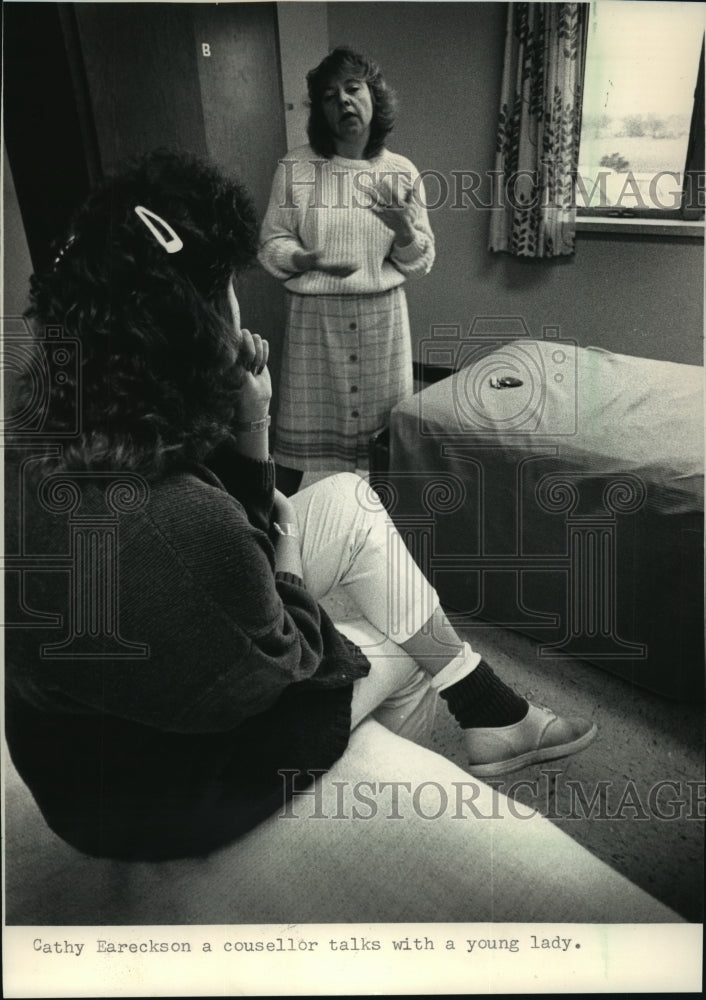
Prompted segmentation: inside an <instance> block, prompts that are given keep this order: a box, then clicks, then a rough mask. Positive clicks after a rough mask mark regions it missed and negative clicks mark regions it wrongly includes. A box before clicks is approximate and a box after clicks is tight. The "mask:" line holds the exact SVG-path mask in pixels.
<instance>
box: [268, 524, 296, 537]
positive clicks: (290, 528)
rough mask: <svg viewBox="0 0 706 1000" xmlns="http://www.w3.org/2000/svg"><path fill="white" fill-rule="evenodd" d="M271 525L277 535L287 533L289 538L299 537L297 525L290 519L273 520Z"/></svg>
mask: <svg viewBox="0 0 706 1000" xmlns="http://www.w3.org/2000/svg"><path fill="white" fill-rule="evenodd" d="M272 527H273V528H274V529H275V531H276V532H277V534H278V535H288V536H289V537H290V538H299V526H298V525H296V524H292V522H291V521H281V522H277V521H273V522H272Z"/></svg>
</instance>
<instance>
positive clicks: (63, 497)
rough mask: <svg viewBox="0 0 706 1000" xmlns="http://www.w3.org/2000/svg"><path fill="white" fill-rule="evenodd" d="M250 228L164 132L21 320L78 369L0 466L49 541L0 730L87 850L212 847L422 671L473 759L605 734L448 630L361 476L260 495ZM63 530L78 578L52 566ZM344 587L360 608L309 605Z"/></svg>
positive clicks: (301, 780) (409, 717)
mask: <svg viewBox="0 0 706 1000" xmlns="http://www.w3.org/2000/svg"><path fill="white" fill-rule="evenodd" d="M256 251H257V227H256V220H255V217H254V213H253V209H252V206H251V203H250V200H249V198H248V196H247V194H246V193H245V191H244V190H243V189H242V188H241V187H240V186H239V185H238V184H237V183H234V182H231V181H227V180H225V179H224V178H222V177H221V176H219V174H218V173H217V172H216V171H215V170H213V169H212V168H210V167H208V166H206V165H204V164H201V163H200V162H198V161H194V160H191V159H188V158H186V157H182V156H178V155H176V154H171V153H156V154H152V155H150V156H149V157H146V158H145V159H144V160H143V161H141V162H140V163H139V164H137V165H136V166H135V167H134V168H132V169H131V170H130V171H128V172H125V173H124V174H122V175H121V176H119V177H116V178H114V179H111V180H108V181H106V182H105V183H104V184H103V185H102V186H101V187H100V188H99V189H98V190H97V191H96V192H95V193H94V194H93V195H92V196H91V197H89V198H88V200H87V201H86V203H85V205H84V206H83V207H82V209H81V210H80V211H79V212H78V214H77V216H76V218H75V220H74V222H73V226H72V229H71V235H70V237H69V239H68V241H67V242H66V243H65V244H64V246H63V247H62V249H61V251H60V252H59V254H58V256H57V258H56V260H55V262H54V264H53V266H52V267H50V268H49V269H48V270H47V271H46V273H44V274H41V275H38V276H35V277H34V278H33V281H32V290H31V310H30V316H31V318H32V320H33V321H34V323H35V325H36V327H37V329H38V331H39V332H40V333H41V331H42V330H43V329H44V328H48V327H54V328H57V327H60V328H62V330H63V333H64V336H65V337H66V338H68V340H67V342H68V341H69V340H71V339H73V341H74V342H75V343H76V344H77V345H78V350H79V356H80V366H79V367H78V368H77V370H76V372H75V375H74V376H72V375H71V373H70V371H69V370H68V368H67V370H66V372H65V373H64V377H63V378H62V379H59V378H56V379H55V380H54V381H53V382H52V384H51V393H50V397H49V398H48V399H46V400H43V401H42V403H43V407H44V422H43V426H42V434H43V435H49V437H48V438H45V440H49V442H50V443H49V444H48V445H47V447H46V448H45V449H44V451H43V452H42V450H41V449H40V447H39V446H38V444H37V443H36V442H33V443H32V446H31V448H28V449H27V451H26V453H25V454H24V455H22V454H21V455H20V456H19V460H18V462H17V467H16V469H15V472H14V474H12V473H10V474H8V475H6V484H7V490H6V492H7V494H8V502H9V507H8V510H9V512H10V513H9V515H8V526H9V527H8V530H9V531H10V532H11V531H12V525H13V524H14V523H15V522H18V523H17V525H16V527H17V528H18V529H19V530H20V531H21V532H22V537H23V539H26V540H28V544H29V549H30V550H31V552H32V553H35V554H41V555H42V557H46V558H45V560H44V563H43V566H44V567H45V568H44V569H41V570H40V571H37V572H35V573H32V574H29V575H28V578H27V580H26V582H25V590H24V592H23V594H22V598H23V600H24V602H25V605H26V606H29V607H31V608H32V609H34V610H35V611H36V612H39V613H42V614H43V615H45V616H46V617H45V618H44V621H45V622H46V623H47V625H46V628H43V629H41V630H38V629H36V628H21V627H17V628H11V629H8V631H7V633H6V636H7V656H6V686H7V692H6V715H7V722H6V732H7V740H8V744H9V747H10V751H11V755H12V759H13V761H14V763H15V765H16V768H17V770H18V772H19V773H20V775H21V776H22V778H23V779H24V781H25V782H26V784H27V785H28V786H29V788H30V789H31V791H32V793H33V795H34V797H35V799H36V801H37V803H38V805H39V808H40V809H41V811H42V813H43V815H44V817H45V819H46V821H47V823H48V824H49V826H50V827H51V828H52V829H53V830H54V831H55V832H56V833H57V834H58V835H59V836H61V837H62V838H64V839H65V840H66V841H67V842H68V843H70V844H72V845H73V846H75V847H76V848H78V849H79V850H81V851H83V852H86V853H88V854H91V855H97V856H107V857H112V858H124V859H165V858H177V857H184V856H189V855H203V854H205V853H207V852H209V851H211V850H213V849H215V848H217V847H219V846H222V845H224V844H227V843H229V842H230V841H232V840H233V839H234V838H236V837H238V836H239V835H240V834H242V833H244V832H245V831H247V830H249V829H251V828H253V827H254V826H255V825H256V824H258V823H259V822H260V821H262V820H264V819H265V817H267V816H269V815H271V814H273V813H274V812H275V811H276V810H277V809H278V808H281V806H282V796H283V779H282V775H283V774H287V775H290V776H292V775H294V779H293V780H291V781H288V782H287V783H286V784H287V793H288V794H290V795H291V794H293V793H294V792H295V791H298V790H301V789H302V788H303V787H305V786H306V783H307V782H310V781H311V776H310V772H312V771H313V772H316V771H318V772H322V771H325V770H326V769H328V768H329V767H331V765H332V764H333V763H334V762H335V761H336V760H337V759H338V758H339V757H340V756H341V755H342V754H343V753H344V751H345V749H346V746H347V743H348V740H349V735H350V732H351V729H352V728H355V727H356V726H357V725H358V724H359V723H360V722H361V720H362V719H364V718H365V717H366V716H368V715H371V714H375V715H376V717H377V718H378V719H380V720H381V721H383V722H384V723H385V724H386V725H388V726H389V727H391V728H392V729H394V730H395V731H396V732H398V733H401V734H402V735H406V736H409V737H410V738H412V739H414V738H418V737H419V736H420V735H421V734H422V733H423V732H424V731H425V728H426V727H427V726H428V725H429V722H430V719H431V712H432V710H433V707H434V703H435V699H436V695H437V694H440V695H441V697H442V699H443V700H444V701H445V702H446V703H447V705H448V708H449V709H450V711H451V712H452V713H453V715H454V716H455V717H456V719H457V720H458V722H459V724H460V726H461V728H462V729H463V731H464V738H465V741H466V747H467V751H468V770H469V771H470V772H471V773H472V774H474V775H481V776H495V775H501V774H504V773H506V772H509V771H512V770H513V769H516V768H518V767H521V766H524V765H526V764H529V763H534V762H539V761H545V760H550V759H553V758H556V757H560V756H565V755H567V754H571V753H574V752H576V751H578V750H581V749H583V748H584V747H586V746H587V745H588V744H589V743H590V742H591V740H593V738H594V736H595V733H596V727H595V725H594V724H592V723H590V722H588V721H585V720H582V719H562V718H558V717H557V716H556V715H554V714H553V713H551V712H548V711H546V710H543V709H542V710H540V709H538V708H536V707H534V706H531V705H528V703H527V702H526V701H525V700H524V699H523V698H521V697H520V696H518V695H517V694H516V693H515V692H514V691H512V690H511V689H510V688H508V687H507V686H506V685H505V684H504V683H503V682H502V681H501V680H500V679H499V678H498V677H497V676H496V674H495V673H494V672H493V670H492V669H491V668H490V667H489V666H488V665H487V664H486V663H485V662H484V661H483V660H482V659H481V657H480V656H479V655H478V653H476V652H474V651H473V650H472V649H471V648H470V646H469V645H468V644H467V643H464V642H463V641H462V640H461V639H460V638H459V637H458V635H457V634H456V633H455V632H454V630H453V628H452V627H451V625H450V624H449V622H448V620H447V619H446V617H445V615H444V613H443V611H442V610H441V608H440V606H439V602H438V598H437V596H436V594H435V592H434V590H433V589H432V587H431V586H430V585H429V583H428V582H427V581H426V579H425V578H424V576H423V575H422V573H421V572H420V570H419V569H418V568H417V566H416V565H415V564H414V562H413V560H412V559H411V557H410V555H409V554H408V553H407V551H406V550H405V548H404V546H403V545H402V543H401V539H400V537H399V536H398V535H397V533H396V531H395V528H394V526H393V524H392V523H391V521H390V520H389V518H388V516H387V514H386V512H385V511H384V509H383V507H382V506H381V504H380V503H379V502H378V500H377V498H376V497H375V495H374V494H373V493H372V492H371V491H370V490H369V488H368V487H367V484H366V483H365V482H364V481H363V480H361V479H359V478H358V477H356V476H354V475H352V474H350V473H343V474H340V475H336V476H334V477H331V478H330V479H327V480H324V481H322V482H320V483H318V484H316V485H314V486H311V487H309V488H308V489H305V490H303V491H302V492H301V493H299V494H297V495H296V496H295V497H293V498H291V499H288V498H285V497H284V496H283V495H282V494H280V493H278V492H277V491H276V490H274V486H273V479H274V477H273V465H272V462H271V460H270V458H269V456H268V434H267V428H268V424H269V416H268V407H269V403H270V395H271V387H270V376H269V374H268V369H267V360H268V345H267V342H266V341H265V340H263V339H262V338H261V337H260V336H259V335H258V334H256V333H251V332H250V331H248V330H247V329H246V328H244V327H243V326H242V325H241V320H240V314H239V309H238V301H237V297H236V285H235V280H236V275H237V273H238V272H239V271H240V270H242V269H243V268H245V267H247V266H248V265H249V264H250V263H251V262H253V261H254V259H255V255H256ZM31 391H32V387H31V386H30V387H28V388H27V392H28V393H31ZM28 399H29V397H28V396H25V398H24V401H21V403H20V406H26V405H28V402H27V400H28ZM77 402H78V413H79V416H80V430H79V433H78V434H76V433H75V432H74V428H73V425H72V421H73V420H74V415H75V413H76V406H77ZM38 440H39V439H38ZM17 511H18V512H20V516H19V517H17V516H16V515H15V514H14V513H13V512H17ZM76 525H79V526H80V525H83V526H84V528H85V526H86V525H89V526H92V528H93V531H92V534H91V532H88V534H86V533H85V531H84V534H81V532H80V531H78V529H77V533H72V531H73V528H75V527H76ZM79 536H80V537H79ZM84 538H86V539H87V541H86V545H87V546H88V547H87V548H86V549H82V548H81V549H80V551H79V549H77V546H79V542H80V540H81V539H84ZM72 544H73V546H74V548H73V550H72V548H71V546H72ZM81 545H83V542H81ZM72 551H73V553H74V557H75V558H74V563H73V569H72V573H73V576H72V575H71V574H70V573H68V572H65V571H64V572H50V571H48V570H47V569H46V566H47V564H50V563H51V560H52V559H53V558H55V559H56V560H58V562H57V563H56V564H57V565H58V566H61V567H63V568H64V570H65V568H66V553H67V552H72ZM77 553H78V554H77ZM62 559H63V562H62ZM99 578H100V580H102V581H103V584H105V585H103V584H102V585H101V587H98V586H97V583H96V581H97V580H98V579H99ZM106 581H107V583H106ZM338 587H341V588H343V589H344V591H346V592H347V593H348V595H349V596H350V598H351V600H352V601H353V602H354V603H355V604H356V605H357V607H358V608H359V609H360V613H361V621H360V622H358V623H357V624H356V625H354V626H351V625H348V626H346V625H344V624H342V625H341V626H340V627H339V628H337V627H336V626H335V625H334V624H333V622H332V620H331V619H330V617H329V616H328V615H327V613H326V612H325V611H324V609H323V608H322V607H321V605H320V603H319V602H320V601H321V600H322V599H323V598H324V597H325V596H326V595H328V594H330V593H332V592H333V591H334V590H335V588H338ZM52 621H53V622H54V623H55V624H52ZM67 627H68V628H69V629H70V631H71V634H70V636H69V638H68V639H67V637H66V629H67ZM346 630H347V631H348V633H349V635H346V634H345V632H346ZM79 640H81V641H79ZM361 646H362V647H364V648H365V652H363V650H362V649H361Z"/></svg>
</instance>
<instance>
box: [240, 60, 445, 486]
mask: <svg viewBox="0 0 706 1000" xmlns="http://www.w3.org/2000/svg"><path fill="white" fill-rule="evenodd" d="M307 86H308V91H309V100H310V108H311V110H310V114H309V124H308V135H309V145H306V146H300V147H298V148H296V149H294V150H291V151H290V152H289V153H287V156H286V158H285V159H284V160H281V161H280V163H279V165H278V168H277V171H276V174H275V178H274V181H273V185H272V193H271V196H270V203H269V207H268V209H267V214H266V216H265V220H264V223H263V226H262V232H261V247H260V255H259V256H260V261H261V262H262V264H263V265H264V267H265V268H267V270H268V271H270V273H271V274H273V275H274V276H275V277H276V278H280V279H281V280H282V281H284V283H285V287H286V289H287V307H288V319H287V331H286V337H285V344H284V351H283V359H282V376H281V382H280V398H279V416H278V423H277V434H276V439H275V449H274V458H275V462H276V465H277V483H278V486H279V488H280V489H281V490H282V491H283V492H284V493H287V494H289V493H293V492H295V491H296V490H297V489H298V487H299V484H300V482H301V478H302V475H303V473H304V471H305V470H327V471H335V470H346V469H348V470H353V469H355V468H356V466H364V465H365V463H366V461H367V445H368V440H369V438H370V435H371V434H372V433H373V432H374V431H376V430H379V429H380V428H381V427H383V426H384V424H385V423H386V421H387V419H388V416H389V413H390V410H391V409H392V407H393V406H394V405H395V403H397V402H398V401H399V400H401V399H404V398H405V397H407V396H409V395H411V393H412V351H411V341H410V331H409V319H408V315H407V301H406V298H405V293H404V289H403V285H404V282H405V281H406V279H407V278H408V277H411V276H415V275H424V274H426V273H427V272H428V271H429V270H430V268H431V266H432V264H433V262H434V236H433V234H432V231H431V228H430V226H429V221H428V218H427V213H426V209H425V207H424V193H423V189H422V185H421V179H420V177H419V174H418V173H417V171H416V169H415V167H414V166H413V165H412V163H411V162H410V161H409V160H408V159H406V158H405V157H403V156H399V155H398V154H397V153H391V152H389V150H387V149H386V148H385V145H384V143H385V139H386V137H387V135H388V134H389V132H390V131H391V130H392V127H393V123H394V98H393V95H392V93H391V91H390V90H389V89H388V87H387V85H386V83H385V80H384V79H383V76H382V73H381V71H380V68H379V67H378V66H377V65H376V64H375V63H374V62H373V61H372V60H371V59H368V58H367V57H365V56H362V55H360V54H358V53H356V52H354V51H352V50H351V49H347V48H337V49H335V50H334V51H333V52H331V53H330V54H329V55H328V56H326V58H325V59H324V60H323V61H322V62H321V63H320V64H319V65H318V66H317V67H316V69H313V70H312V71H311V72H310V73H309V74H308V76H307Z"/></svg>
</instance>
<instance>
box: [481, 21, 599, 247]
mask: <svg viewBox="0 0 706 1000" xmlns="http://www.w3.org/2000/svg"><path fill="white" fill-rule="evenodd" d="M588 10H589V4H586V3H583V4H579V3H511V4H509V12H508V27H507V35H506V42H505V66H504V71H503V85H502V96H501V107H500V121H499V125H498V139H497V148H496V157H495V173H494V176H493V183H494V186H495V190H494V195H495V197H494V200H493V206H494V207H493V210H492V213H491V223H490V250H494V251H498V250H504V251H506V252H508V253H511V254H513V255H514V256H517V257H560V256H567V255H569V254H573V252H574V243H575V235H576V201H575V196H574V195H575V185H574V178H575V176H576V171H577V168H578V155H579V140H580V136H581V101H582V92H583V73H584V64H585V51H586V28H587V23H588Z"/></svg>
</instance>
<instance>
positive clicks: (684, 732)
mask: <svg viewBox="0 0 706 1000" xmlns="http://www.w3.org/2000/svg"><path fill="white" fill-rule="evenodd" d="M320 478H323V474H308V475H307V476H305V478H304V481H303V483H302V486H307V485H309V484H310V483H312V482H315V481H316V480H317V479H320ZM458 632H459V634H460V635H461V636H462V638H463V639H465V640H467V641H469V642H470V643H471V645H472V646H473V648H474V649H476V650H478V651H479V652H480V653H481V654H482V655H483V656H484V657H485V659H486V660H487V661H488V663H490V664H491V665H492V666H493V667H494V669H495V670H496V671H497V673H498V674H500V676H501V677H502V678H503V680H505V681H506V682H507V683H509V684H511V685H512V686H513V687H514V688H515V689H516V690H517V691H518V692H519V693H521V694H522V695H524V696H525V697H526V698H528V699H529V700H531V701H534V702H535V703H536V704H540V705H546V706H547V707H549V708H552V709H553V710H554V711H556V712H558V713H562V714H577V715H583V716H588V717H589V718H591V719H594V720H595V721H596V723H597V724H598V729H599V733H598V738H597V740H596V741H595V742H594V743H593V744H592V745H591V746H590V747H589V748H588V749H587V750H585V751H584V752H583V753H580V754H577V755H576V756H574V757H570V758H567V759H566V760H563V761H554V762H551V763H548V764H545V765H541V766H534V767H528V768H525V769H523V770H521V771H518V772H516V773H515V774H512V775H509V776H507V777H506V778H504V779H502V780H498V781H494V782H493V784H494V785H495V786H496V787H497V788H498V789H499V790H500V791H502V792H504V793H505V794H509V795H511V796H512V797H514V798H516V799H517V800H519V801H521V802H523V803H525V804H528V805H531V806H533V807H534V808H536V809H537V810H538V811H540V812H541V813H542V814H543V815H545V816H547V817H548V818H549V819H551V821H552V822H554V823H556V824H557V825H559V826H561V827H562V828H563V829H564V830H565V831H566V832H567V833H569V834H570V835H571V836H572V837H574V838H575V839H576V840H577V841H579V843H581V844H583V845H584V846H585V847H586V848H588V849H589V850H590V851H592V852H593V853H594V854H595V855H597V856H598V857H599V858H601V859H602V860H604V861H605V862H606V863H607V864H609V865H611V866H612V867H613V868H615V869H617V870H618V871H620V872H622V873H623V874H624V875H626V876H627V877H628V878H629V879H631V881H633V882H635V883H636V884H637V885H639V886H641V887H642V888H644V889H645V890H647V891H648V892H649V893H650V894H651V895H653V896H655V897H657V898H658V899H660V900H661V901H663V902H664V903H666V904H667V905H668V906H670V907H672V909H674V910H676V911H677V912H678V913H680V914H681V915H682V916H684V917H685V918H686V919H688V920H691V921H697V922H698V921H701V920H702V919H703V882H704V878H703V875H704V872H703V859H704V817H705V816H706V784H705V783H704V706H703V705H699V704H694V703H690V704H684V703H677V702H670V701H668V700H666V699H664V698H661V697H659V696H657V695H654V694H652V693H650V692H649V691H646V690H642V689H640V688H638V687H635V686H633V685H631V684H630V683H628V682H626V681H624V680H622V679H621V678H619V677H616V676H614V675H612V674H610V673H608V672H606V671H603V670H601V669H599V668H598V667H596V666H593V665H592V664H589V663H584V662H581V661H577V660H572V659H565V660H562V659H554V658H553V659H551V660H549V659H541V658H540V657H539V652H538V643H536V642H535V641H534V640H532V639H530V638H528V637H526V636H523V635H520V634H519V633H517V632H511V631H509V630H506V629H499V628H493V627H489V626H488V625H487V624H486V623H484V622H478V623H477V624H475V625H472V626H468V625H467V624H466V625H464V626H459V627H458ZM668 669H669V664H665V670H668ZM429 746H430V747H431V748H432V749H434V750H436V751H437V752H438V753H441V754H443V755H444V756H445V757H448V758H450V759H451V760H453V761H455V762H456V763H457V764H459V765H460V766H461V767H463V766H464V763H465V762H464V756H463V741H462V737H461V734H460V731H459V730H458V727H457V726H456V724H455V722H454V720H453V719H452V718H451V716H450V715H449V714H448V713H447V712H446V711H445V709H444V707H443V704H442V705H441V706H440V709H439V711H438V712H437V716H436V723H435V727H434V732H433V734H432V737H431V740H430V742H429Z"/></svg>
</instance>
